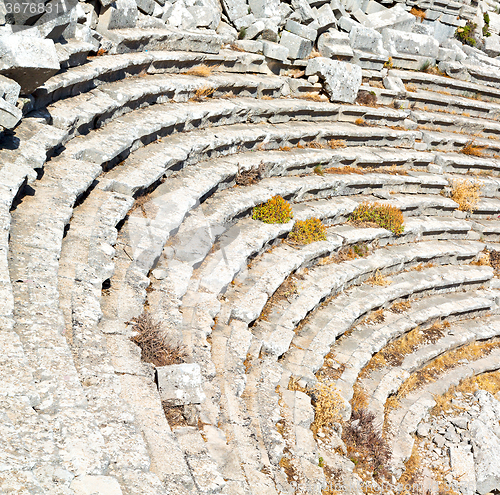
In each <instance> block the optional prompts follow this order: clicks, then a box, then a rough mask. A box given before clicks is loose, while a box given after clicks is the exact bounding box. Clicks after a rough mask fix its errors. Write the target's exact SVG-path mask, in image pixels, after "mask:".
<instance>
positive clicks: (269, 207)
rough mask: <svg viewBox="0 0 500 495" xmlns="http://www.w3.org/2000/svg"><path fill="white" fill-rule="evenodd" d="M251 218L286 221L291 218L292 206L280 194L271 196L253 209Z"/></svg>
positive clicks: (270, 221)
mask: <svg viewBox="0 0 500 495" xmlns="http://www.w3.org/2000/svg"><path fill="white" fill-rule="evenodd" d="M252 218H253V219H254V220H260V221H261V222H264V223H287V222H289V221H290V220H291V219H292V218H293V212H292V207H291V206H290V203H288V202H287V201H285V200H284V199H283V198H282V197H281V196H273V197H272V198H271V199H269V200H268V201H267V202H266V203H264V204H262V205H260V206H256V207H255V208H254V209H253V213H252Z"/></svg>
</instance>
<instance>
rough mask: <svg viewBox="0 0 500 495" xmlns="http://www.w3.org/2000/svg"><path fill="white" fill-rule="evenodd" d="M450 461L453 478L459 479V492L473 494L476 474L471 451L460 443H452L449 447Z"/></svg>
mask: <svg viewBox="0 0 500 495" xmlns="http://www.w3.org/2000/svg"><path fill="white" fill-rule="evenodd" d="M450 461H451V469H452V471H453V476H454V478H455V479H458V480H460V481H459V485H460V487H461V490H460V493H464V494H467V495H473V494H474V493H475V492H476V474H475V472H474V456H473V455H472V452H471V451H470V450H466V449H465V448H464V447H463V446H462V445H453V446H451V447H450Z"/></svg>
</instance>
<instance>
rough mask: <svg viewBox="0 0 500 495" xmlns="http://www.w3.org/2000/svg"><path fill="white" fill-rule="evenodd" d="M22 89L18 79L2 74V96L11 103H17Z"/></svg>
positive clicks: (0, 86)
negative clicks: (14, 79)
mask: <svg viewBox="0 0 500 495" xmlns="http://www.w3.org/2000/svg"><path fill="white" fill-rule="evenodd" d="M20 91H21V86H20V85H19V84H18V83H17V82H16V81H13V80H12V79H9V78H8V77H5V76H0V98H3V99H4V100H5V101H6V102H7V103H10V104H11V105H15V104H16V101H17V99H18V98H19V93H20Z"/></svg>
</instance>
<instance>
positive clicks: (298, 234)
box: [288, 217, 326, 244]
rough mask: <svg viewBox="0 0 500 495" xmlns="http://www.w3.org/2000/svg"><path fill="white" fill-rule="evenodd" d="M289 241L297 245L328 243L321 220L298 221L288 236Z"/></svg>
mask: <svg viewBox="0 0 500 495" xmlns="http://www.w3.org/2000/svg"><path fill="white" fill-rule="evenodd" d="M288 239H289V240H290V241H292V242H293V243H296V244H310V243H311V242H318V241H326V228H325V226H324V225H323V224H322V223H321V220H320V219H319V218H314V217H313V218H308V219H307V220H297V221H296V222H295V225H294V226H293V229H292V231H291V232H290V233H289V234H288Z"/></svg>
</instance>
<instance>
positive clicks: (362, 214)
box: [349, 202, 404, 235]
mask: <svg viewBox="0 0 500 495" xmlns="http://www.w3.org/2000/svg"><path fill="white" fill-rule="evenodd" d="M349 221H350V222H352V223H354V224H355V225H356V223H360V222H373V223H376V224H377V225H378V226H379V227H381V228H383V229H387V230H390V231H391V232H393V233H394V234H396V235H401V234H402V233H403V232H404V225H403V213H402V212H401V210H400V209H398V208H396V207H394V206H387V205H382V204H380V203H376V202H375V203H361V204H360V205H359V206H358V207H357V208H356V209H355V210H354V211H353V212H352V213H351V215H350V217H349Z"/></svg>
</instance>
